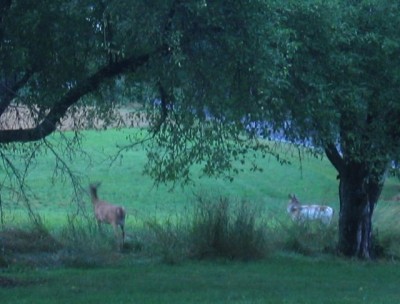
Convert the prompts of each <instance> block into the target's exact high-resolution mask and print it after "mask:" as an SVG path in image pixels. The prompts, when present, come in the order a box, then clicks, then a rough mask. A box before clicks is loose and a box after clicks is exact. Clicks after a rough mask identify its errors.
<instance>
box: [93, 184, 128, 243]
mask: <svg viewBox="0 0 400 304" xmlns="http://www.w3.org/2000/svg"><path fill="white" fill-rule="evenodd" d="M99 186H100V183H96V184H91V185H90V186H89V189H90V196H91V198H92V203H93V207H94V215H95V217H96V220H97V222H98V224H99V226H100V224H101V223H107V224H111V225H112V226H113V228H114V233H115V236H116V238H117V239H118V234H117V229H118V226H120V227H121V230H122V247H123V246H124V242H125V230H124V226H125V215H126V213H125V209H124V208H123V207H121V206H116V205H112V204H110V203H108V202H105V201H102V200H100V199H99V197H98V196H97V188H98V187H99Z"/></svg>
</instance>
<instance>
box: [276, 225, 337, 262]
mask: <svg viewBox="0 0 400 304" xmlns="http://www.w3.org/2000/svg"><path fill="white" fill-rule="evenodd" d="M281 230H282V233H285V234H286V235H285V236H283V237H282V240H284V243H283V244H282V246H283V250H285V251H290V252H295V253H300V254H303V255H315V254H324V253H328V254H335V253H336V244H337V233H338V232H337V228H336V226H334V225H331V226H326V225H324V224H321V223H319V222H306V223H290V224H287V225H282V229H281Z"/></svg>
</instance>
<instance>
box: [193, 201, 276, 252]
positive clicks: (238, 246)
mask: <svg viewBox="0 0 400 304" xmlns="http://www.w3.org/2000/svg"><path fill="white" fill-rule="evenodd" d="M265 227H266V225H264V223H263V220H262V218H261V212H259V210H257V208H255V207H254V206H253V205H251V204H249V203H246V202H241V203H232V202H231V201H229V199H228V198H226V197H220V198H218V199H207V198H202V197H199V198H198V202H197V203H196V204H195V206H194V212H193V218H192V223H191V227H190V240H191V254H192V256H193V257H195V258H200V259H201V258H207V257H223V258H229V259H243V260H247V259H257V258H262V257H264V256H265V255H266V253H267V248H268V246H267V239H266V228H265Z"/></svg>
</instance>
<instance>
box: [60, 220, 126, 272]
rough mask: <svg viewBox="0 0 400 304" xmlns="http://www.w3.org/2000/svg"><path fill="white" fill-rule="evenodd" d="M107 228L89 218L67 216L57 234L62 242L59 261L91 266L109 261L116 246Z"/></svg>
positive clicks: (110, 230)
mask: <svg viewBox="0 0 400 304" xmlns="http://www.w3.org/2000/svg"><path fill="white" fill-rule="evenodd" d="M109 228H110V227H107V226H105V227H102V226H98V224H97V223H96V222H95V221H94V220H93V219H91V218H87V217H68V220H67V224H66V226H65V227H64V228H63V229H62V230H61V232H60V235H59V239H60V242H61V243H62V244H63V251H62V253H61V254H60V261H61V263H62V264H64V265H66V266H69V267H77V268H92V267H96V266H99V265H103V264H104V263H106V262H107V261H109V260H110V255H114V254H115V253H116V252H117V247H118V244H116V242H115V238H114V233H113V231H112V229H109Z"/></svg>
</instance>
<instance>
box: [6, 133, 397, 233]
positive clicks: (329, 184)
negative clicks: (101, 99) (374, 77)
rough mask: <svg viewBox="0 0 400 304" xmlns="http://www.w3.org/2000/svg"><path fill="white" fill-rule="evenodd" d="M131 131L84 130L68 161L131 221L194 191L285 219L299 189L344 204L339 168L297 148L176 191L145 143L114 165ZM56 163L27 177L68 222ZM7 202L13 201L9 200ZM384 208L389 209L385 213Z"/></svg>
mask: <svg viewBox="0 0 400 304" xmlns="http://www.w3.org/2000/svg"><path fill="white" fill-rule="evenodd" d="M129 132H131V131H129V130H122V131H116V130H109V131H106V132H95V131H87V132H84V139H83V144H82V146H83V150H84V152H85V154H78V155H76V156H75V157H74V158H72V159H71V160H69V161H68V164H69V165H70V166H71V168H72V169H73V171H74V172H75V173H77V174H78V175H79V176H81V177H82V183H83V184H82V186H83V187H84V188H87V184H89V182H93V181H102V187H101V188H100V190H99V195H100V196H101V197H102V198H104V199H106V200H109V201H110V202H113V203H117V204H122V205H124V206H125V207H126V209H127V210H128V213H129V214H130V215H133V216H130V217H128V224H129V223H131V225H134V223H135V221H136V220H137V219H140V218H144V217H148V216H154V215H155V216H161V217H163V216H166V215H169V214H171V213H174V212H179V211H180V210H182V208H183V207H185V206H188V204H190V203H191V202H192V201H193V193H197V194H198V193H201V194H212V195H224V196H228V197H230V198H233V199H239V200H242V199H245V200H248V201H251V202H253V203H254V204H259V205H261V206H263V207H264V209H265V215H266V216H268V217H270V216H271V215H272V216H274V217H278V218H283V219H286V218H287V216H286V214H285V211H286V204H287V200H288V199H287V197H288V194H289V193H296V194H297V195H298V197H299V199H300V200H301V201H302V202H304V203H309V202H315V203H323V204H328V205H331V206H332V207H334V209H335V210H338V196H337V187H338V181H337V180H336V172H335V171H334V169H333V167H332V166H331V165H330V164H329V162H328V161H327V160H326V159H325V158H324V159H322V160H321V159H316V158H313V157H311V156H305V158H304V159H303V160H302V163H301V165H300V163H299V161H298V158H297V156H296V155H297V154H296V151H294V152H293V154H294V156H291V155H290V154H289V155H287V156H288V157H289V158H290V159H291V160H292V165H280V164H279V163H277V162H276V160H275V159H273V158H268V157H267V158H266V159H260V160H259V162H258V163H259V164H260V165H261V166H262V167H263V168H264V172H261V173H260V172H250V170H248V168H247V170H246V167H245V170H244V172H243V173H241V174H239V175H238V176H237V177H236V178H235V180H234V181H233V182H228V181H225V180H218V179H213V178H206V177H202V178H196V176H197V177H199V176H200V173H199V172H198V171H196V169H194V173H193V176H194V177H195V179H194V180H195V185H194V186H190V187H186V188H185V189H182V188H180V187H179V186H178V187H175V188H174V189H173V190H172V191H170V190H171V186H170V185H167V186H160V187H159V188H155V187H154V185H153V182H152V180H151V179H150V178H149V177H147V176H143V175H142V170H143V165H144V162H145V158H146V157H145V153H144V152H143V151H142V150H141V149H139V148H138V149H135V150H132V151H130V152H128V153H124V154H123V157H122V158H119V159H118V160H117V161H116V162H114V163H113V164H112V165H111V166H110V161H109V159H108V156H109V155H112V154H113V153H116V151H117V148H116V143H117V144H124V143H126V137H127V136H128V135H129ZM57 136H58V135H56V136H55V137H52V140H57V138H58V137H57ZM61 151H62V149H61ZM61 154H62V152H61ZM54 163H55V162H54V157H53V156H52V155H51V154H49V153H47V154H46V155H41V156H39V157H38V158H37V163H36V164H35V166H34V169H33V170H32V172H31V173H30V175H29V176H28V178H27V182H28V184H29V185H30V186H31V187H32V188H33V189H35V193H36V197H32V202H34V205H35V206H37V207H38V210H39V212H40V213H41V214H42V216H43V217H44V219H45V221H46V223H47V224H49V225H51V226H54V227H57V226H59V225H60V223H64V222H65V220H66V215H67V214H68V213H73V212H74V211H75V210H76V205H75V203H72V202H71V198H72V195H73V190H72V187H71V185H70V184H69V183H68V182H55V183H54V184H52V183H51V176H52V172H53V168H54ZM300 168H301V169H300ZM0 174H1V173H0ZM397 184H398V182H397V181H396V180H393V179H392V180H388V181H387V183H386V187H385V190H384V192H383V194H382V199H385V198H386V199H387V198H390V197H392V196H393V195H394V194H396V193H398V191H399V187H398V185H397ZM82 200H83V201H84V203H85V206H87V207H88V208H90V199H89V196H88V194H87V193H86V192H84V193H82ZM5 205H6V206H7V201H5ZM8 206H10V207H11V208H9V209H6V211H8V212H11V213H12V212H15V210H16V208H15V203H14V202H8ZM11 210H13V211H11ZM380 210H383V212H381V213H380ZM398 211H400V208H398V204H397V203H394V202H387V201H386V202H382V203H381V204H379V205H378V209H377V211H376V218H377V221H378V224H379V225H380V224H385V223H386V222H388V221H389V222H393V223H396V221H395V219H392V215H393V214H397V213H399V212H398ZM6 215H7V214H6ZM388 217H389V218H388ZM8 218H9V219H11V221H15V220H16V218H18V216H15V215H13V214H9V216H8ZM128 226H129V225H128ZM399 230H400V229H399Z"/></svg>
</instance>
